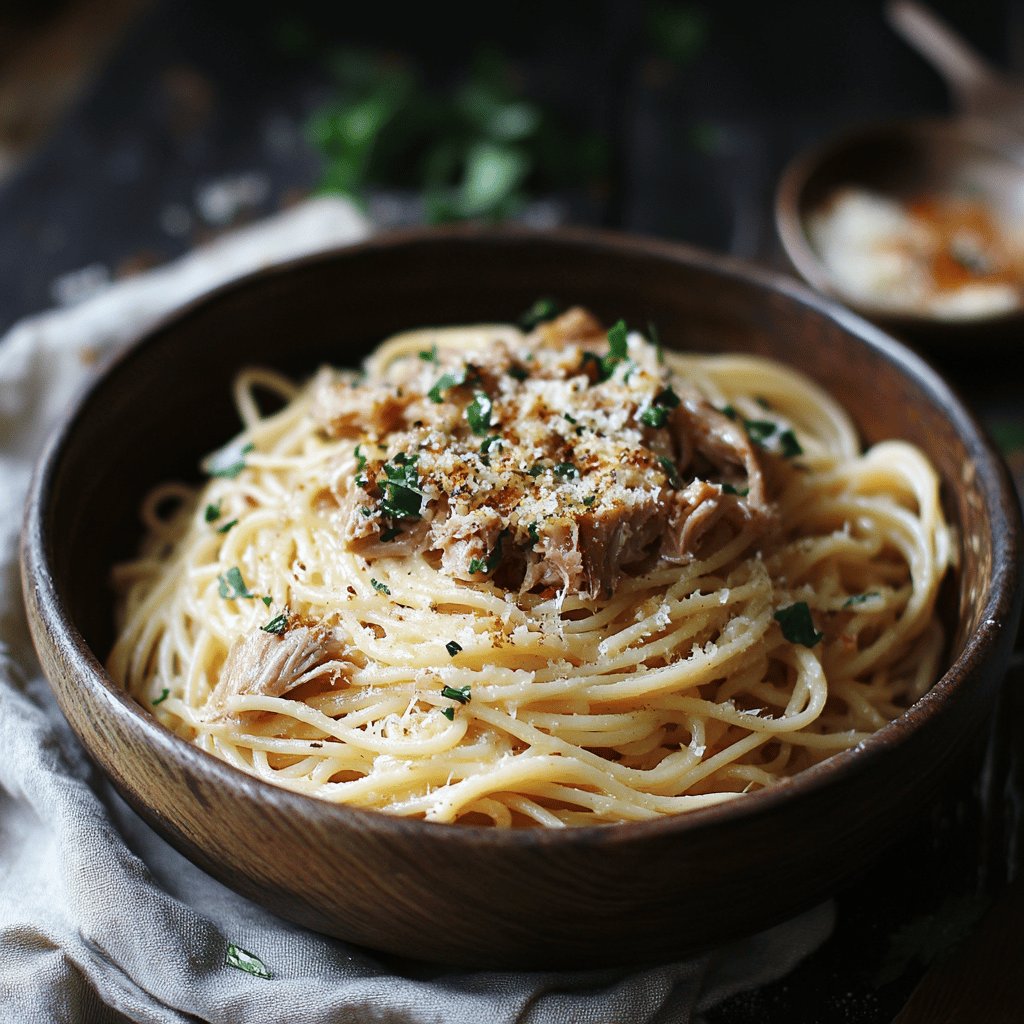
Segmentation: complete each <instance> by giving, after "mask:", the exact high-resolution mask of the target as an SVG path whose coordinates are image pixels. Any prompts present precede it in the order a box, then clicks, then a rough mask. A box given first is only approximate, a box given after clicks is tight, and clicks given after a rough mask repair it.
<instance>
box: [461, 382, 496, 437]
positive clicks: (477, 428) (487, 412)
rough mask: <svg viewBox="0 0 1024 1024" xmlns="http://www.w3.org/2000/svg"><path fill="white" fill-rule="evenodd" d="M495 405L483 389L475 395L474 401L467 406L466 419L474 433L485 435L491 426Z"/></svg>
mask: <svg viewBox="0 0 1024 1024" xmlns="http://www.w3.org/2000/svg"><path fill="white" fill-rule="evenodd" d="M493 408H494V406H493V404H492V403H491V400H490V398H489V397H488V396H487V394H486V393H485V392H483V391H477V392H475V393H474V395H473V401H472V402H470V403H469V405H467V406H466V420H467V421H468V422H469V427H470V429H471V430H472V431H473V433H474V434H478V435H480V436H483V435H484V434H486V433H487V431H488V430H490V428H491V412H492V410H493Z"/></svg>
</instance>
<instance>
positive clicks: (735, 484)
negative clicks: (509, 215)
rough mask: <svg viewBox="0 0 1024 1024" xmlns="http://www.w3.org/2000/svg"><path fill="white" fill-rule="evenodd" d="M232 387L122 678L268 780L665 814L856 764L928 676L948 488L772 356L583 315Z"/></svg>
mask: <svg viewBox="0 0 1024 1024" xmlns="http://www.w3.org/2000/svg"><path fill="white" fill-rule="evenodd" d="M265 391H270V392H273V393H274V394H276V395H279V396H280V397H281V399H283V400H284V401H285V402H286V404H285V406H284V408H283V409H281V410H280V411H278V412H275V413H273V414H264V413H262V412H261V410H260V406H259V403H258V401H257V396H258V394H259V393H260V392H265ZM235 401H236V404H237V406H238V410H239V413H240V415H241V418H242V420H243V423H244V430H243V431H242V433H241V434H240V435H239V436H238V438H236V439H235V440H234V441H233V442H232V443H231V445H229V446H228V447H227V448H226V449H223V450H222V451H220V452H219V453H217V454H216V455H215V456H213V457H211V459H210V460H208V461H207V463H206V466H205V468H206V469H207V471H208V472H209V473H210V474H211V479H210V480H209V482H208V483H207V484H206V486H205V487H203V488H201V489H199V490H197V489H196V488H190V487H184V486H181V485H177V484H168V485H164V486H162V487H160V488H157V489H156V490H155V491H154V492H153V493H151V494H150V495H149V496H148V498H147V500H146V502H145V504H144V507H143V509H142V516H143V520H144V523H145V526H146V538H145V541H144V545H143V549H142V552H141V554H140V556H139V557H138V558H137V559H136V560H134V561H132V562H130V563H127V564H124V565H120V566H118V567H117V568H116V569H115V571H114V580H115V585H116V588H117V590H118V593H119V596H120V611H119V618H120V621H119V626H118V629H119V635H118V639H117V642H116V644H115V646H114V649H113V651H112V653H111V655H110V658H109V668H110V671H111V673H112V675H113V676H114V678H115V679H116V680H118V681H119V682H120V683H121V684H123V685H124V686H125V687H126V688H127V690H128V691H129V692H130V693H131V694H132V695H133V696H134V697H135V698H136V699H137V700H138V701H139V702H140V703H141V704H143V705H144V706H146V707H149V708H152V710H153V712H154V714H155V715H156V716H157V717H158V718H159V719H160V721H161V722H163V723H164V724H165V725H166V726H167V727H169V728H170V729H172V730H173V731H174V732H176V733H177V734H178V735H179V736H181V737H183V738H185V739H187V740H188V741H190V742H192V743H194V744H196V745H197V746H199V747H200V748H202V749H203V750H206V751H208V752H209V753H211V754H213V755H215V756H217V757H219V758H222V759H223V760H225V761H227V762H228V763H229V764H232V765H234V766H235V767H237V768H239V769H241V770H243V771H245V772H248V773H250V774H253V775H256V776H258V777H259V778H261V779H264V780H266V781H268V782H272V783H274V784H276V785H278V786H284V787H286V788H288V789H291V790H295V791H298V792H301V793H306V794H309V795H312V796H316V797H320V798H323V799H326V800H331V801H337V802H345V803H349V804H352V805H357V806H361V807H368V808H375V809H378V810H382V811H387V812H389V813H392V814H397V815H405V816H414V817H421V818H424V819H427V820H430V821H437V822H454V821H461V822H465V823H476V824H494V825H497V826H520V825H541V826H551V827H561V826H566V825H586V824H598V823H605V822H620V821H628V820H639V819H645V818H651V817H656V816H659V815H664V814H674V813H678V812H683V811H688V810H691V809H694V808H700V807H704V806H707V805H709V804H713V803H716V802H719V801H723V800H730V799H735V798H736V797H738V796H739V795H741V794H743V793H746V792H750V791H753V790H758V789H761V788H764V787H766V786H771V785H773V784H776V783H778V782H780V781H782V780H784V779H786V778H788V777H789V776H792V775H793V774H794V773H796V772H798V771H800V770H801V769H803V768H805V767H807V766H809V765H812V764H814V763H815V762H818V761H820V760H822V759H824V758H826V757H828V756H829V755H831V754H833V753H835V752H837V751H840V750H843V749H846V748H849V747H851V746H854V745H856V744H857V743H858V742H860V741H861V740H863V739H864V738H866V737H867V736H868V735H870V734H871V733H873V732H874V731H876V730H877V729H879V728H880V727H881V726H883V725H884V724H885V723H886V722H888V721H890V720H892V719H893V718H895V717H897V716H898V715H899V714H900V713H901V712H902V711H903V710H904V709H905V708H906V707H908V706H909V705H910V704H911V703H912V702H913V701H914V700H916V699H917V698H918V697H919V696H920V695H921V694H923V693H924V692H925V690H926V689H927V688H928V687H929V686H930V685H931V683H932V681H933V680H934V678H935V677H936V674H937V672H938V670H939V664H940V658H941V653H942V649H943V636H942V631H941V628H940V626H939V624H938V621H937V618H936V616H935V614H934V605H935V600H936V593H937V590H938V587H939V584H940V582H941V579H942V577H943V574H944V572H945V571H946V569H947V568H948V567H949V566H950V565H951V564H952V562H953V560H954V557H955V552H954V545H953V542H952V535H951V532H950V530H949V528H948V527H947V525H946V523H945V522H944V519H943V515H942V511H941V508H940V504H939V494H938V480H937V477H936V474H935V472H934V470H933V469H932V468H931V466H930V465H929V464H928V462H927V461H926V459H925V458H924V456H923V455H922V454H921V453H920V452H919V451H918V450H917V449H916V448H914V447H912V446H911V445H909V444H907V443H904V442H902V441H885V442H883V443H880V444H877V445H875V446H873V447H872V448H870V449H869V450H867V451H866V452H862V451H861V447H860V445H859V442H858V439H857V436H856V433H855V430H854V428H853V426H852V424H851V423H850V421H849V418H848V417H847V415H846V414H845V412H844V411H843V410H842V409H841V408H840V407H839V406H838V405H837V404H836V403H835V402H834V401H833V400H832V399H831V397H830V396H829V395H828V394H826V393H825V392H824V391H822V390H821V389H820V388H818V387H817V386H816V385H814V384H812V383H811V382H810V381H808V380H807V379H806V378H804V377H803V376H801V375H800V374H798V373H796V372H795V371H793V370H791V369H788V368H786V367H783V366H781V365H779V364H776V363H772V362H768V361H765V360H761V359H755V358H749V357H744V356H699V355H681V354H678V353H673V352H667V351H666V352H664V353H663V354H662V353H661V352H660V349H659V348H657V347H656V346H655V345H653V344H651V343H650V342H649V341H648V340H647V339H645V338H644V337H642V336H641V335H640V334H638V333H635V332H634V333H628V332H627V331H626V329H625V325H623V324H618V325H616V326H615V327H614V328H612V330H611V331H609V332H607V334H606V333H605V332H604V330H603V328H600V327H599V326H598V325H596V322H595V321H594V320H593V318H591V317H589V315H588V314H585V313H583V312H582V311H579V310H576V311H572V312H571V313H570V314H566V315H565V316H563V317H561V318H559V319H558V320H555V321H553V322H551V323H545V324H541V325H540V326H539V327H537V328H536V329H534V330H533V331H532V332H531V333H530V334H528V335H524V334H523V333H522V332H520V331H519V330H517V329H515V328H512V327H479V328H448V329H440V330H429V331H418V332H412V333H409V334H405V335H400V336H398V337H396V338H394V339H391V340H390V341H388V342H386V343H384V344H383V345H382V346H381V347H380V348H379V349H378V350H377V351H376V352H375V353H374V354H373V355H372V356H371V357H370V359H369V360H368V361H367V365H366V375H365V378H357V377H355V376H354V375H347V374H344V373H338V372H335V371H330V370H324V371H322V372H321V374H320V375H318V377H317V378H316V379H315V380H314V381H312V382H310V383H308V384H307V385H305V386H303V387H297V386H295V385H294V384H293V383H291V382H290V381H288V380H286V379H284V378H282V377H280V376H278V375H277V374H274V373H271V372H269V371H265V370H247V371H244V372H242V373H241V374H240V375H239V376H238V378H237V381H236V385H235ZM169 506H170V507H171V508H170V511H168V507H169Z"/></svg>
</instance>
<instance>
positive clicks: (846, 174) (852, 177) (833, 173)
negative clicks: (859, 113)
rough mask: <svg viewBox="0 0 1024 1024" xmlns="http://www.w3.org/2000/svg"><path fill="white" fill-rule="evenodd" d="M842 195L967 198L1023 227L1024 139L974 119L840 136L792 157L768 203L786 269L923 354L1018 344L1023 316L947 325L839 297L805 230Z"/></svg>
mask: <svg viewBox="0 0 1024 1024" xmlns="http://www.w3.org/2000/svg"><path fill="white" fill-rule="evenodd" d="M844 187H854V188H862V189H866V190H867V191H870V192H874V193H877V194H879V195H882V196H885V197H887V198H892V199H895V200H897V201H900V202H905V201H909V200H913V199H915V198H919V197H920V196H922V195H925V194H934V195H950V194H971V195H974V196H976V197H977V198H978V199H979V200H981V201H982V202H984V203H985V204H986V205H988V206H989V207H990V209H991V210H992V211H993V215H994V217H995V220H996V223H998V224H1002V225H1015V224H1019V223H1021V220H1022V218H1024V137H1021V136H1017V135H1013V134H1011V133H1009V132H1007V131H1005V130H1003V129H1001V128H999V127H997V126H996V125H992V124H988V123H986V122H984V121H977V120H966V119H961V120H955V121H945V120H938V119H926V120H912V121H893V122H888V123H885V124H876V125H869V126H866V127H860V128H856V129H853V130H851V131H848V132H844V133H842V134H840V135H838V136H836V137H835V138H833V139H830V140H828V141H826V142H824V143H822V144H821V145H819V146H817V147H815V148H813V149H810V150H808V151H807V152H805V153H801V154H800V155H798V156H797V157H796V158H795V159H794V160H793V161H792V162H791V163H790V164H789V166H788V167H787V168H786V170H785V171H784V172H783V175H782V177H781V179H780V180H779V186H778V189H777V191H776V195H775V224H776V228H777V230H778V232H779V237H780V239H781V240H782V244H783V247H784V248H785V250H786V255H787V256H788V257H789V259H790V262H791V263H792V264H793V266H794V267H795V268H796V270H797V271H798V273H799V274H800V275H801V276H802V277H803V278H804V279H805V280H806V281H808V282H809V283H810V284H811V285H813V286H814V287H815V288H817V289H818V290H819V291H821V292H824V293H825V294H826V295H832V296H834V297H836V298H838V299H840V300H841V301H842V302H844V303H845V304H846V305H848V306H849V307H850V308H851V309H854V310H856V311H857V312H858V313H860V314H861V315H863V316H865V317H867V318H868V319H870V320H872V321H873V322H875V323H877V324H879V325H880V326H882V327H885V328H886V329H887V330H890V331H893V332H895V333H896V334H898V335H899V336H901V337H905V338H907V339H908V340H911V341H914V342H916V343H919V344H923V345H939V346H949V345H953V346H955V345H958V344H959V345H963V344H965V343H969V344H972V345H976V344H977V342H978V341H979V340H990V341H991V340H997V341H998V340H1000V339H1001V340H1009V339H1011V338H1012V339H1013V340H1014V341H1017V340H1019V337H1020V332H1021V330H1022V329H1024V307H1022V308H1017V309H1013V310H1008V311H1003V312H1000V313H988V314H980V315H977V316H972V317H963V318H957V319H952V318H948V317H940V316H938V315H931V314H928V313H923V312H922V313H914V312H902V311H896V310H893V309H892V308H890V307H886V306H883V305H875V304H873V303H871V302H868V301H866V300H864V299H863V297H860V296H855V295H849V294H845V293H844V292H843V290H842V288H841V287H840V286H839V285H838V284H837V283H836V282H835V280H834V279H833V277H832V275H831V273H830V272H829V270H828V269H827V267H826V266H825V265H824V263H823V262H822V260H821V257H820V256H819V254H818V252H817V251H816V249H815V247H814V245H813V244H812V242H811V240H810V237H809V232H808V223H809V220H810V218H811V216H812V215H813V214H814V213H815V212H817V211H818V210H820V209H821V208H822V206H823V205H824V204H825V203H826V202H827V201H828V199H829V197H830V196H832V195H833V194H835V192H836V191H837V190H839V189H841V188H844Z"/></svg>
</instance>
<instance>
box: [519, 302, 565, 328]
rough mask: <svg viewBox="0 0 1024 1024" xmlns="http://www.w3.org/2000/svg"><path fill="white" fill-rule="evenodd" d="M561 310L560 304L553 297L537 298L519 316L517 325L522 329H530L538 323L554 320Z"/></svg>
mask: <svg viewBox="0 0 1024 1024" xmlns="http://www.w3.org/2000/svg"><path fill="white" fill-rule="evenodd" d="M561 311H562V307H561V305H560V304H559V303H558V302H556V301H555V300H554V299H551V298H541V299H537V301H536V302H535V303H534V304H533V305H532V306H530V308H529V309H528V310H526V311H525V312H524V313H523V314H522V316H520V317H519V326H520V327H521V328H522V329H523V330H524V331H532V330H533V329H534V328H535V327H536V326H537V325H538V324H542V323H544V322H545V321H546V320H554V319H555V317H556V316H558V314H559V313H560V312H561Z"/></svg>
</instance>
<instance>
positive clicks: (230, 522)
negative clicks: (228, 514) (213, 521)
mask: <svg viewBox="0 0 1024 1024" xmlns="http://www.w3.org/2000/svg"><path fill="white" fill-rule="evenodd" d="M237 525H238V520H237V519H229V520H228V521H227V522H226V523H225V524H224V525H223V526H218V527H217V532H218V533H227V532H228V530H230V529H231V527H232V526H237Z"/></svg>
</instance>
